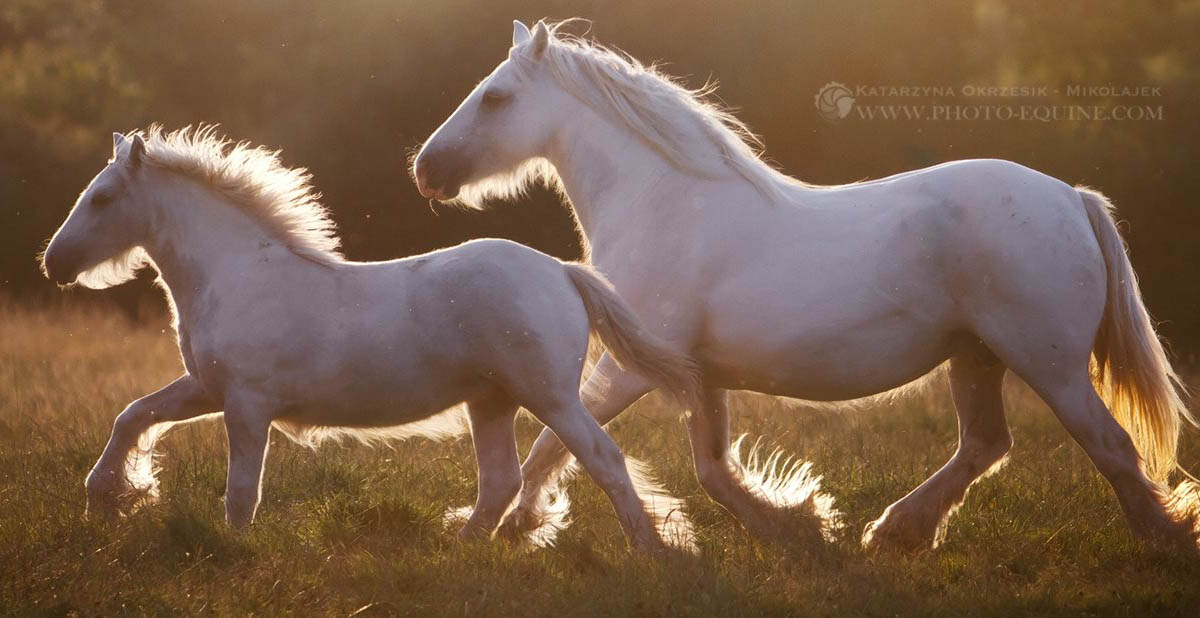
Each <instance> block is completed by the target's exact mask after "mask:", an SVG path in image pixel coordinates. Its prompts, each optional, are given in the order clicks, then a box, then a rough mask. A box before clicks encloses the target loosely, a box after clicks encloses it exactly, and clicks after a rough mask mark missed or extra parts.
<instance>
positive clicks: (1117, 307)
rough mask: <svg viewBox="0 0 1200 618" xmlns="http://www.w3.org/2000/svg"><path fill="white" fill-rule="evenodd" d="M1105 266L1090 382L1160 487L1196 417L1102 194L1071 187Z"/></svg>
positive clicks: (1111, 207) (1174, 465) (1174, 462)
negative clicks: (1183, 432) (1104, 296)
mask: <svg viewBox="0 0 1200 618" xmlns="http://www.w3.org/2000/svg"><path fill="white" fill-rule="evenodd" d="M1076 190H1077V191H1079V195H1080V196H1081V197H1082V198H1083V204H1084V206H1085V207H1086V210H1087V216H1088V219H1089V220H1090V221H1091V223H1092V229H1093V231H1094V232H1095V234H1096V240H1098V241H1099V242H1100V249H1101V251H1102V252H1103V254H1104V263H1105V265H1106V266H1107V267H1108V300H1107V303H1106V305H1105V309H1104V319H1103V320H1102V321H1101V322H1100V330H1099V332H1098V333H1097V334H1096V342H1095V344H1094V345H1093V348H1092V354H1093V355H1094V357H1095V366H1094V368H1093V379H1094V381H1095V383H1096V388H1097V390H1099V391H1100V394H1101V396H1102V397H1104V399H1105V400H1106V401H1107V402H1108V407H1109V409H1110V410H1111V411H1112V415H1113V417H1114V418H1116V419H1117V422H1119V423H1121V426H1122V427H1124V428H1125V430H1126V431H1128V432H1129V435H1130V437H1131V438H1133V442H1134V444H1135V445H1137V449H1138V452H1140V453H1141V455H1142V460H1143V461H1144V462H1145V466H1146V472H1147V474H1149V475H1150V477H1151V478H1153V479H1155V480H1157V481H1160V482H1164V481H1166V479H1167V475H1169V474H1170V473H1171V472H1172V471H1173V470H1174V469H1175V467H1176V459H1175V456H1176V450H1177V448H1178V444H1179V430H1180V428H1181V425H1182V421H1183V420H1187V421H1188V422H1190V423H1192V424H1193V425H1195V424H1196V418H1195V417H1193V416H1192V414H1191V412H1189V411H1188V409H1187V406H1186V405H1184V403H1183V398H1182V396H1181V393H1182V392H1183V391H1184V386H1183V383H1182V381H1181V380H1180V379H1179V376H1178V375H1177V374H1176V373H1175V370H1174V369H1172V368H1171V362H1170V361H1169V360H1168V359H1167V354H1166V352H1165V351H1164V350H1163V345H1162V342H1161V341H1159V339H1158V335H1157V334H1156V333H1155V332H1154V324H1153V323H1152V322H1151V321H1150V314H1149V313H1147V312H1146V306H1145V305H1144V304H1142V295H1141V292H1140V291H1139V290H1138V283H1137V275H1135V274H1134V272H1133V266H1132V265H1130V263H1129V256H1127V255H1126V253H1125V243H1124V241H1122V239H1121V234H1120V232H1118V231H1117V226H1116V223H1115V222H1114V221H1113V210H1114V208H1113V205H1112V202H1110V201H1109V200H1108V198H1106V197H1104V196H1103V195H1102V194H1100V193H1098V192H1096V191H1092V190H1091V189H1087V188H1085V187H1076Z"/></svg>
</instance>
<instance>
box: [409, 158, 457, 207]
mask: <svg viewBox="0 0 1200 618" xmlns="http://www.w3.org/2000/svg"><path fill="white" fill-rule="evenodd" d="M456 158H457V157H455V156H453V153H448V152H445V151H444V150H441V149H435V150H430V149H428V148H426V149H423V150H421V154H419V155H417V159H416V160H415V161H413V178H414V179H415V180H416V181H417V190H418V191H420V192H421V197H425V198H430V199H435V200H449V199H452V198H454V196H456V195H458V189H459V187H461V186H462V178H463V177H464V174H463V170H462V169H461V166H458V165H455V162H454V159H456Z"/></svg>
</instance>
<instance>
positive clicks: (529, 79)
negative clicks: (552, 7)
mask: <svg viewBox="0 0 1200 618" xmlns="http://www.w3.org/2000/svg"><path fill="white" fill-rule="evenodd" d="M552 36H553V34H552V33H551V32H550V28H549V27H548V26H546V24H545V23H544V22H540V21H539V22H538V23H537V25H536V26H534V28H533V30H532V31H530V29H529V28H528V27H526V26H525V24H523V23H521V22H519V21H515V22H513V38H512V47H511V48H510V49H509V52H508V58H507V59H506V60H504V62H501V63H500V65H499V66H497V67H496V69H495V70H494V71H492V73H491V75H489V76H487V77H486V78H484V80H483V81H482V82H480V83H479V85H478V86H476V87H475V89H474V90H472V91H471V94H469V95H467V98H466V99H464V100H463V102H462V103H461V104H459V106H458V109H456V110H454V113H453V114H451V116H450V117H449V118H447V119H446V121H445V122H443V123H442V126H440V127H438V129H437V131H434V133H433V135H431V136H430V137H429V139H428V140H426V142H425V145H424V146H423V147H422V148H421V151H420V153H419V154H418V155H417V157H416V159H415V160H414V162H413V176H414V177H415V178H416V181H417V188H418V189H419V190H420V191H421V195H423V196H425V197H432V198H436V199H439V200H449V199H453V198H455V197H458V196H459V193H460V190H461V189H463V187H464V186H467V185H475V184H478V183H482V182H483V181H486V180H488V179H498V178H503V177H506V176H512V175H513V174H514V173H515V172H516V171H517V170H518V169H520V168H521V167H522V166H523V164H525V163H527V162H529V161H530V160H532V159H537V158H539V157H541V156H543V154H544V153H545V151H546V149H547V147H548V145H549V144H550V142H551V140H553V138H554V132H555V127H558V126H562V124H561V123H563V122H566V121H568V120H569V119H568V118H566V116H567V115H568V114H569V113H570V109H571V106H570V105H569V101H567V100H566V99H567V98H568V97H570V95H569V94H567V93H566V92H565V91H564V90H563V89H562V88H560V87H558V86H557V84H556V83H555V81H554V79H553V76H552V75H550V72H549V71H548V70H546V67H545V66H544V63H543V62H541V61H542V60H543V58H544V56H545V54H546V53H547V49H548V47H549V46H550V45H551V44H552V41H551V38H552ZM485 184H486V183H485ZM501 192H502V191H501Z"/></svg>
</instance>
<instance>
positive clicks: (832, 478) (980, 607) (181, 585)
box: [0, 306, 1200, 617]
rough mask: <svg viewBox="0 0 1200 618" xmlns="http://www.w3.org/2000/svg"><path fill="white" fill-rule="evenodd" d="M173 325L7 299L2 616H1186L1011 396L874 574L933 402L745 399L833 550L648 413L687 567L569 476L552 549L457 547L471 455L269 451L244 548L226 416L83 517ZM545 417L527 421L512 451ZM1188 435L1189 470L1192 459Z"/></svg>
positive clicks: (925, 444)
mask: <svg viewBox="0 0 1200 618" xmlns="http://www.w3.org/2000/svg"><path fill="white" fill-rule="evenodd" d="M164 329H165V325H162V326H156V327H153V328H149V327H142V328H133V327H130V326H128V325H127V324H126V323H124V322H123V321H122V320H120V319H118V318H115V317H112V316H108V315H104V314H101V313H95V312H85V311H70V312H63V311H50V312H42V313H32V312H29V311H25V310H19V309H15V308H13V307H2V306H0V614H3V615H82V616H92V615H95V616H117V615H171V614H186V615H193V614H196V615H251V614H253V615H260V616H276V615H303V616H348V615H351V614H355V613H356V612H357V614H355V615H358V616H383V615H436V616H515V615H522V616H622V615H633V616H668V615H669V616H675V615H703V616H728V617H733V616H764V615H768V616H769V615H780V616H783V615H813V616H830V615H851V616H899V615H922V616H926V615H948V616H960V615H972V616H976V615H982V616H989V615H991V616H1013V615H1039V616H1040V615H1056V614H1062V615H1131V616H1145V615H1190V616H1195V615H1197V613H1196V612H1197V610H1196V608H1197V607H1200V560H1188V559H1184V558H1179V557H1167V556H1162V555H1159V554H1156V553H1153V552H1151V551H1149V550H1146V549H1143V548H1141V547H1139V546H1138V545H1137V544H1136V543H1134V542H1133V541H1132V540H1131V539H1130V535H1129V534H1128V532H1127V530H1126V528H1125V525H1124V521H1123V519H1122V517H1121V515H1120V512H1119V510H1118V506H1117V503H1116V500H1115V498H1114V497H1113V495H1112V493H1111V492H1110V490H1109V489H1108V487H1107V485H1106V484H1105V483H1104V482H1103V480H1102V479H1100V478H1099V477H1098V476H1097V475H1096V474H1095V472H1094V471H1093V469H1092V467H1091V465H1090V464H1089V462H1088V461H1087V459H1086V457H1085V456H1084V455H1083V453H1082V452H1081V451H1080V450H1079V448H1078V447H1076V446H1075V445H1074V444H1073V443H1072V442H1070V441H1069V439H1068V438H1067V436H1066V434H1065V432H1064V431H1063V430H1062V428H1061V427H1060V426H1058V425H1057V423H1056V422H1055V421H1054V420H1053V418H1052V417H1051V416H1050V415H1049V413H1048V412H1046V411H1045V409H1044V408H1043V407H1042V406H1041V405H1040V404H1039V403H1037V401H1036V400H1035V399H1034V398H1032V397H1031V396H1030V395H1029V394H1028V393H1027V392H1026V391H1025V390H1024V388H1023V387H1022V386H1021V385H1019V384H1015V383H1014V384H1010V385H1009V386H1008V393H1007V396H1008V401H1009V408H1010V411H1011V412H1010V417H1011V421H1012V425H1013V433H1014V436H1015V438H1016V447H1015V449H1014V452H1013V455H1012V459H1011V461H1010V463H1009V465H1008V466H1007V467H1006V468H1005V469H1004V470H1003V471H1002V472H1001V473H1000V474H998V475H996V476H994V477H991V478H989V479H985V480H983V481H981V482H980V483H978V484H977V485H976V486H975V487H974V489H973V490H972V492H971V495H970V496H969V498H968V500H967V503H966V505H965V506H964V507H963V508H962V509H961V510H960V511H959V512H958V514H957V515H956V516H955V518H954V519H953V521H952V523H951V525H950V528H949V533H948V537H947V540H946V542H945V544H944V545H943V546H942V547H941V548H939V549H938V550H936V551H934V552H931V553H927V554H924V555H920V556H916V557H911V558H891V559H875V558H872V557H870V556H867V555H865V554H864V553H863V552H862V551H861V550H860V548H859V545H858V535H859V533H860V531H861V530H862V527H863V525H864V524H866V522H868V521H870V520H872V519H874V518H875V517H877V516H878V515H879V513H880V512H881V511H882V509H883V508H884V507H886V506H887V505H888V504H889V503H890V502H892V501H893V500H895V499H897V498H899V497H900V496H902V495H903V494H904V493H906V492H907V491H908V490H909V489H911V488H912V487H914V486H916V485H917V484H919V483H920V482H921V481H922V480H923V479H924V478H925V477H927V476H928V475H929V474H930V473H932V472H933V471H934V470H935V469H937V467H938V466H940V465H941V464H942V462H943V461H944V460H945V459H946V458H947V457H948V456H949V455H950V453H951V452H952V451H953V448H954V443H955V421H954V414H953V412H952V410H951V408H950V404H949V400H948V396H947V395H946V393H945V390H944V388H941V387H939V388H935V389H933V391H932V392H930V393H928V394H926V395H923V396H921V397H919V398H917V399H914V400H911V401H908V402H905V403H900V404H893V405H886V406H880V407H878V408H873V409H867V410H860V411H853V412H840V413H839V412H831V411H819V410H817V411H814V410H804V409H798V408H796V407H795V406H790V405H788V404H782V403H777V402H774V401H772V400H769V399H766V398H761V397H750V396H742V397H739V399H738V400H737V402H736V406H735V409H736V410H738V417H737V420H736V423H737V426H736V429H737V430H738V431H748V432H750V433H751V434H753V435H767V436H770V437H771V438H772V440H773V441H774V442H775V443H777V444H778V445H779V446H782V447H784V448H786V449H788V450H789V451H790V452H794V453H799V454H803V456H804V457H806V458H808V459H811V460H812V461H814V462H815V465H816V467H817V470H819V471H820V472H821V473H823V474H824V475H825V484H826V487H827V489H828V490H829V491H830V492H831V493H832V494H833V495H834V496H836V498H837V500H838V506H839V507H840V508H841V509H842V510H843V511H844V512H845V513H846V519H847V522H848V524H849V525H848V528H847V533H846V534H845V535H844V538H842V539H841V540H840V541H838V542H837V543H835V544H833V545H831V546H826V547H813V546H806V545H804V544H802V543H797V544H795V545H788V544H786V543H785V544H767V543H760V542H758V541H756V540H755V539H753V538H750V537H748V536H747V535H746V534H745V533H744V532H743V531H742V530H741V529H740V528H739V527H738V525H737V524H736V523H735V522H734V521H733V520H732V519H731V518H730V517H729V516H728V515H727V514H726V513H724V512H723V511H722V510H720V509H719V508H718V507H716V506H715V505H714V504H713V503H712V502H711V501H710V500H708V499H707V498H706V497H705V496H704V495H703V493H702V491H701V490H700V488H699V486H698V485H697V483H696V482H695V480H694V478H693V476H692V475H691V471H690V458H689V456H688V449H687V443H686V436H685V432H684V427H683V425H682V423H681V421H680V420H679V419H678V418H677V416H676V415H674V414H672V413H670V412H669V411H668V410H666V409H664V408H663V407H662V406H661V404H660V403H659V402H658V401H657V400H653V399H651V400H649V401H646V402H643V403H641V404H639V406H638V407H637V408H636V409H635V410H633V411H631V413H629V414H627V418H625V419H623V420H621V421H619V422H618V423H617V425H616V427H615V428H614V433H615V434H616V437H617V441H618V443H619V444H621V445H622V447H623V448H625V449H626V450H627V451H628V452H629V453H630V454H632V455H635V456H640V457H642V458H644V459H652V458H657V459H658V460H659V462H660V463H659V465H657V466H656V469H657V471H658V473H659V475H660V476H661V478H662V479H663V481H664V482H665V484H666V485H667V486H668V487H670V488H671V489H672V490H673V491H674V492H675V493H677V494H678V495H680V496H683V497H685V498H686V500H687V504H688V506H689V512H690V514H691V516H692V518H693V519H694V521H695V522H696V524H697V530H698V534H699V544H700V546H701V550H702V551H701V554H700V555H699V556H698V557H696V558H673V559H669V560H655V559H652V558H648V557H644V556H631V555H630V554H629V553H628V552H627V551H626V550H625V548H624V541H623V540H622V538H621V536H620V532H619V529H618V527H617V523H616V520H615V518H614V516H613V515H612V511H611V510H610V508H609V507H608V505H607V503H606V502H605V501H604V500H603V498H602V496H601V495H600V494H599V492H598V491H597V490H596V489H595V487H594V486H593V485H592V484H591V483H590V481H588V480H587V479H586V478H582V477H581V478H579V479H577V480H575V481H573V485H572V486H571V493H572V497H573V499H574V502H575V508H574V517H575V524H574V525H573V526H572V527H571V528H569V529H568V530H567V531H566V532H565V533H564V534H563V536H562V537H561V541H560V543H559V545H558V546H557V547H555V548H553V549H548V550H540V551H535V552H527V551H522V550H520V549H514V548H509V547H505V546H504V545H502V544H499V543H494V544H460V543H458V542H456V541H455V539H454V536H453V534H452V533H450V532H448V531H446V530H445V529H444V528H443V526H442V524H441V517H442V513H443V512H444V511H445V509H447V508H448V507H456V506H461V505H464V504H469V503H470V502H471V501H472V500H473V498H474V483H475V474H474V461H473V456H472V453H471V449H470V443H469V440H465V439H460V440H457V441H452V442H449V443H445V444H434V443H430V442H426V441H419V440H417V441H411V442H407V443H402V444H398V445H396V446H395V447H394V448H367V447H362V446H358V445H349V444H347V445H344V446H338V445H329V446H326V447H323V448H322V449H321V450H319V451H317V452H312V451H308V450H304V449H301V448H299V447H297V446H295V445H292V444H290V443H288V442H287V441H286V440H285V439H283V438H282V437H281V436H279V435H276V436H274V437H273V439H272V450H271V456H270V459H269V461H268V463H267V470H266V483H265V489H264V500H263V503H262V506H261V507H260V510H259V516H258V520H257V522H256V524H255V525H254V526H253V528H252V529H251V530H250V531H249V532H247V533H245V534H234V533H231V532H230V531H228V530H227V529H226V528H225V526H224V523H223V512H222V506H221V495H222V493H223V488H224V473H225V454H224V436H223V431H222V428H221V426H220V423H216V422H207V423H197V424H194V425H189V426H186V427H183V428H179V429H176V430H174V431H173V432H172V433H171V434H170V435H168V436H167V437H166V438H165V439H164V440H163V442H162V443H161V444H162V451H163V457H162V468H163V469H162V472H161V474H160V476H159V478H160V480H161V482H162V493H163V500H162V501H161V502H160V503H159V504H157V505H154V506H152V507H149V508H146V509H143V510H142V511H140V512H138V513H137V514H135V515H133V516H131V517H128V518H125V519H122V520H120V521H116V522H104V521H93V520H88V519H85V518H84V517H83V514H84V506H85V498H84V492H83V484H82V483H83V479H84V476H85V474H86V473H87V471H88V469H89V468H90V467H91V465H92V463H94V461H95V459H96V457H97V456H98V455H99V453H100V451H101V450H102V448H103V446H104V443H105V441H106V439H107V436H108V430H109V428H110V427H111V423H112V419H113V417H114V416H115V415H116V414H117V413H118V412H119V411H120V410H121V409H122V408H123V406H124V405H125V404H126V403H127V402H128V401H130V400H132V399H134V398H136V397H137V396H139V395H141V394H144V393H146V392H149V391H151V390H153V389H155V388H157V387H158V386H161V385H162V384H165V383H166V382H167V381H169V380H170V379H172V378H174V377H175V376H176V375H177V374H178V373H179V372H180V364H179V361H178V359H177V353H176V351H175V347H174V341H173V337H172V335H171V333H170V331H169V330H164ZM537 429H538V427H537V426H536V425H535V423H534V422H532V421H530V420H527V419H526V420H522V421H521V432H520V434H521V440H522V448H523V449H525V448H528V444H529V443H530V441H531V440H532V437H533V435H534V434H535V433H536V431H537ZM1197 446H1198V445H1197V440H1196V437H1195V435H1194V433H1192V434H1190V435H1189V436H1188V439H1187V442H1186V444H1185V452H1184V456H1183V461H1184V463H1185V464H1186V465H1187V466H1188V467H1190V468H1191V469H1193V470H1198V469H1200V448H1197Z"/></svg>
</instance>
